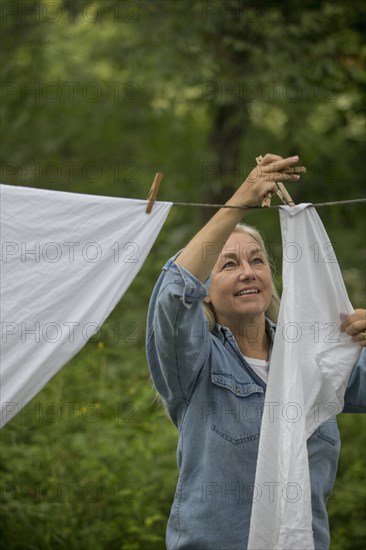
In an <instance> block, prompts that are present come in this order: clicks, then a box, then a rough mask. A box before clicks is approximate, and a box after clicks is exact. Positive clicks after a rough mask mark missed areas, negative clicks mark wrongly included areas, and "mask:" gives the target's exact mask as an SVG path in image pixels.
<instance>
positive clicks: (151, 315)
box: [146, 252, 211, 423]
mask: <svg viewBox="0 0 366 550" xmlns="http://www.w3.org/2000/svg"><path fill="white" fill-rule="evenodd" d="M179 254H180V252H178V253H177V254H176V255H175V256H173V258H171V259H170V260H168V262H167V263H166V264H165V266H164V267H163V271H162V273H161V275H160V277H159V279H158V281H157V283H156V285H155V288H154V290H153V293H152V296H151V300H150V304H149V309H148V318H147V338H146V349H147V359H148V363H149V368H150V372H151V375H152V378H153V381H154V384H155V387H156V389H157V390H158V392H159V394H160V395H161V397H162V398H163V400H164V402H165V404H166V406H167V409H168V411H169V413H170V416H171V418H172V420H173V422H175V423H177V410H176V409H177V407H179V405H182V404H185V405H188V404H189V401H190V396H191V394H192V392H193V390H194V388H195V385H196V383H197V381H198V378H199V374H200V372H201V370H202V368H203V366H204V364H205V362H206V360H207V358H208V355H209V350H210V345H209V339H210V337H211V335H210V333H209V330H208V323H207V320H206V318H205V316H204V313H203V308H202V301H203V298H204V297H205V296H206V295H207V291H208V287H209V285H210V278H209V279H208V280H207V281H206V282H205V283H202V282H201V281H200V280H199V279H197V277H195V276H194V275H193V274H192V273H190V272H189V271H188V270H187V269H185V268H183V267H182V266H180V265H179V264H177V263H176V262H175V259H176V258H177V256H178V255H179Z"/></svg>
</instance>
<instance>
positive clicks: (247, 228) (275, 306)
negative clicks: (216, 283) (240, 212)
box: [202, 223, 280, 332]
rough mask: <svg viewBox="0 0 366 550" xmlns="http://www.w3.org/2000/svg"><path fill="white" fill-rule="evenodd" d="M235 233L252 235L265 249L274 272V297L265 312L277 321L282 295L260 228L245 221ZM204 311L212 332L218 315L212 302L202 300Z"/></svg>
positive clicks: (266, 256)
mask: <svg viewBox="0 0 366 550" xmlns="http://www.w3.org/2000/svg"><path fill="white" fill-rule="evenodd" d="M233 233H246V234H247V235H250V236H251V237H252V238H253V239H254V240H255V241H256V242H257V243H258V244H259V246H260V248H261V249H262V250H263V254H264V259H265V262H266V264H267V265H268V266H269V267H270V268H271V273H272V278H271V280H272V299H271V302H270V304H269V306H268V309H267V310H266V312H265V315H266V317H268V319H270V320H271V321H273V322H274V323H276V322H277V319H278V312H279V309H280V297H279V295H278V292H277V289H276V287H275V284H274V281H273V272H274V265H273V264H272V263H271V262H270V259H269V257H268V253H267V250H266V245H265V244H264V240H263V237H262V235H261V234H260V232H259V231H258V229H256V228H255V227H252V226H251V225H247V224H245V223H238V225H236V226H235V228H234V230H233ZM202 307H203V312H204V314H205V317H206V320H207V322H208V328H209V331H210V332H211V331H212V330H213V329H214V327H215V324H216V316H215V311H214V309H213V307H212V305H211V302H210V303H206V302H202Z"/></svg>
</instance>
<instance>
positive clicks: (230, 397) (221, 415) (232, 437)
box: [211, 372, 264, 445]
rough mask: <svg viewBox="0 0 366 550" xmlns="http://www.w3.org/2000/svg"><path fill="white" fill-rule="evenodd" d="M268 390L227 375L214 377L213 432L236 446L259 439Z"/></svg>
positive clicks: (212, 396) (212, 379) (212, 382)
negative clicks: (265, 393)
mask: <svg viewBox="0 0 366 550" xmlns="http://www.w3.org/2000/svg"><path fill="white" fill-rule="evenodd" d="M263 401H264V390H263V388H262V387H261V386H258V385H257V384H255V383H253V382H243V381H240V380H237V379H236V378H235V377H234V376H232V375H231V374H227V373H222V372H216V373H212V374H211V402H212V415H211V429H212V430H213V431H214V432H216V433H217V434H218V435H219V436H221V437H222V438H223V439H225V440H226V441H230V442H231V443H233V444H234V445H240V444H242V443H245V442H248V441H252V440H254V439H258V438H259V434H260V428H261V418H262V407H263Z"/></svg>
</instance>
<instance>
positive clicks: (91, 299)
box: [0, 185, 172, 426]
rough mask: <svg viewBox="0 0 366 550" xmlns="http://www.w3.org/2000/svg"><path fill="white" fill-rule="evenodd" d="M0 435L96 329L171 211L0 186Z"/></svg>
mask: <svg viewBox="0 0 366 550" xmlns="http://www.w3.org/2000/svg"><path fill="white" fill-rule="evenodd" d="M0 202H1V207H0V208H1V228H0V229H1V261H0V268H1V426H3V425H4V424H6V422H8V421H9V420H10V419H11V418H12V417H13V416H14V415H15V414H17V413H18V412H19V411H20V410H21V408H22V407H24V405H26V403H28V402H29V401H30V400H31V399H32V398H33V397H34V396H35V395H36V394H37V393H38V392H39V391H40V390H41V389H42V388H43V387H44V385H45V384H46V383H47V382H48V381H49V380H50V378H52V376H54V375H55V374H56V373H57V372H58V371H59V369H60V368H61V367H62V366H63V365H65V363H67V362H68V361H69V360H70V359H71V358H72V357H73V356H74V355H75V354H76V353H77V352H78V351H79V350H80V349H81V348H82V347H83V346H84V345H85V344H86V342H87V341H88V340H89V338H90V337H91V336H93V335H94V334H95V333H96V332H97V331H98V330H99V329H100V327H101V325H102V323H103V322H104V320H105V319H106V318H107V317H108V315H109V314H110V313H111V311H112V310H113V308H114V307H115V306H116V304H117V303H118V302H119V300H120V299H121V297H122V296H123V294H124V293H125V292H126V290H127V289H128V287H129V285H130V284H131V282H132V281H133V279H134V278H135V277H136V275H137V273H138V272H139V270H140V269H141V267H142V265H143V263H144V261H145V259H146V257H147V255H148V253H149V252H150V249H151V247H152V245H153V244H154V242H155V240H156V238H157V236H158V234H159V232H160V230H161V228H162V226H163V224H164V222H165V220H166V218H167V216H168V214H169V212H170V209H171V206H172V203H170V202H161V201H159V202H155V203H154V208H153V210H152V212H151V214H146V213H145V208H146V201H143V200H134V199H125V198H113V197H104V196H95V195H83V194H77V193H65V192H59V191H48V190H43V189H33V188H29V187H18V186H9V185H1V186H0Z"/></svg>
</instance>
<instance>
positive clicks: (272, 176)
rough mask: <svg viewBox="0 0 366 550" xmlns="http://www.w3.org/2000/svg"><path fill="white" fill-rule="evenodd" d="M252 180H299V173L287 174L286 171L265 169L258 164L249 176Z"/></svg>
mask: <svg viewBox="0 0 366 550" xmlns="http://www.w3.org/2000/svg"><path fill="white" fill-rule="evenodd" d="M249 178H250V180H251V181H259V180H260V179H262V180H264V181H299V179H300V176H299V175H298V174H286V173H285V172H277V171H265V170H264V169H263V168H262V166H257V167H256V168H255V169H254V170H253V171H252V173H251V174H250V176H249Z"/></svg>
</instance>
